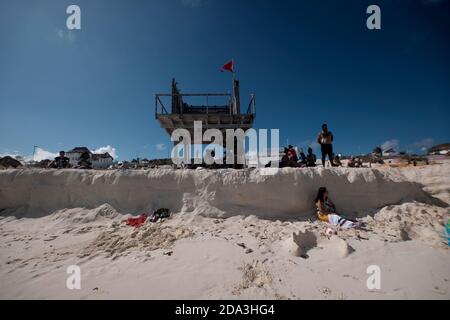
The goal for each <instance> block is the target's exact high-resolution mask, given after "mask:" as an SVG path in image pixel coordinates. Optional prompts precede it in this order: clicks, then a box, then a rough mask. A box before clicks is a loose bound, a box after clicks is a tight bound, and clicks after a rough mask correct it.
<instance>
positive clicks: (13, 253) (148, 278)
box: [0, 164, 450, 299]
mask: <svg viewBox="0 0 450 320" xmlns="http://www.w3.org/2000/svg"><path fill="white" fill-rule="evenodd" d="M404 170H411V172H405V171H404ZM414 170H417V169H416V168H411V169H392V170H391V169H380V170H370V169H354V170H348V169H327V170H323V169H312V170H293V169H283V170H281V171H280V172H279V173H278V174H277V175H275V176H261V175H260V174H259V173H258V171H182V170H179V171H173V170H152V171H142V172H135V171H129V172H116V171H113V172H93V171H77V170H67V171H52V170H4V171H0V210H1V211H0V237H1V239H2V241H1V242H0V258H1V259H0V261H1V262H0V283H2V286H1V288H0V298H1V299H11V298H19V299H29V298H38V299H49V298H52V299H116V298H120V299H247V298H249V299H267V298H270V299H307V298H309V299H404V298H406V299H450V271H449V270H450V268H449V267H448V266H449V265H450V255H449V248H448V246H447V245H446V244H445V243H444V242H443V240H442V238H441V234H442V231H443V228H444V223H445V222H446V221H447V219H448V218H449V207H448V205H447V204H445V203H444V202H443V201H441V200H445V199H447V198H448V196H449V195H448V194H447V193H446V191H445V188H441V186H442V185H446V184H447V185H448V184H449V175H448V174H447V173H448V170H449V166H448V164H443V165H436V166H430V167H429V168H427V169H425V168H424V169H420V170H421V171H420V172H419V173H418V172H415V171H414ZM436 181H440V183H437V182H436ZM321 185H326V186H327V187H328V188H329V189H330V190H331V194H332V196H333V199H334V200H335V202H336V203H337V206H338V209H339V210H342V209H345V210H344V211H345V212H350V213H355V212H358V215H361V216H364V221H365V222H366V224H367V230H339V229H336V230H335V231H336V234H335V235H333V236H332V237H331V238H328V237H327V236H326V235H325V231H326V229H327V228H328V227H329V225H327V224H326V223H324V222H320V221H317V220H315V219H306V218H314V210H313V208H312V204H311V199H312V198H313V197H314V193H315V190H316V188H317V187H318V186H321ZM430 194H433V195H436V196H437V197H439V198H440V199H441V200H436V199H434V198H432V197H431V196H430ZM227 199H228V200H227ZM164 206H167V207H170V208H171V209H172V216H171V217H170V218H169V219H165V220H164V221H162V222H158V223H151V222H146V223H145V224H144V225H143V226H142V227H141V228H139V229H135V228H133V227H130V226H127V225H125V224H124V223H123V220H124V219H126V218H127V217H129V216H130V215H131V214H137V213H141V212H142V210H145V211H146V212H149V210H151V209H154V208H156V207H164ZM220 217H227V218H220ZM264 217H270V219H265V218H264ZM70 265H77V266H79V267H80V268H81V275H82V278H81V279H82V280H81V289H80V290H69V289H68V288H67V287H66V280H67V277H68V274H67V273H66V269H67V267H68V266H70ZM371 265H376V266H379V267H380V270H381V288H380V289H377V290H370V289H368V288H367V285H366V280H367V278H368V276H369V275H368V274H367V272H366V271H367V268H368V267H369V266H371Z"/></svg>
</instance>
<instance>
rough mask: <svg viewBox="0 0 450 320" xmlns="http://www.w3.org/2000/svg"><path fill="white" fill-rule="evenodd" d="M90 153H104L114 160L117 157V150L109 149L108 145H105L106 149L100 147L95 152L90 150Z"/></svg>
mask: <svg viewBox="0 0 450 320" xmlns="http://www.w3.org/2000/svg"><path fill="white" fill-rule="evenodd" d="M91 152H92V153H105V152H108V153H109V154H110V155H111V157H113V158H114V159H117V158H118V157H119V156H118V155H117V150H116V148H114V147H111V146H110V145H107V146H106V147H100V148H97V149H95V150H91Z"/></svg>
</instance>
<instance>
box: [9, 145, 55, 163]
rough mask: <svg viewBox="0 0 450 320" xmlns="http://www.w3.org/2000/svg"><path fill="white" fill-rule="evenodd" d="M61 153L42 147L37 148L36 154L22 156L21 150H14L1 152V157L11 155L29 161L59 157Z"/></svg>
mask: <svg viewBox="0 0 450 320" xmlns="http://www.w3.org/2000/svg"><path fill="white" fill-rule="evenodd" d="M58 155H59V153H53V152H50V151H47V150H44V149H42V148H36V150H35V152H34V155H33V154H31V155H24V156H22V155H21V154H20V152H18V151H14V152H5V153H2V154H0V157H5V156H10V157H13V158H15V159H18V160H22V159H23V160H24V161H25V162H29V161H33V160H34V161H42V160H46V159H50V160H53V159H54V158H55V157H57V156H58Z"/></svg>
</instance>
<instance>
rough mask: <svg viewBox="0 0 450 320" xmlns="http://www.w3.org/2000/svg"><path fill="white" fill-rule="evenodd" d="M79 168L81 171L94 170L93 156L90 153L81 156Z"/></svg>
mask: <svg viewBox="0 0 450 320" xmlns="http://www.w3.org/2000/svg"><path fill="white" fill-rule="evenodd" d="M78 168H79V169H92V162H91V155H90V154H89V153H88V152H84V153H82V154H81V156H80V158H79V159H78Z"/></svg>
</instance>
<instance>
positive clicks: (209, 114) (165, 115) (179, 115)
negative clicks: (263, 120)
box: [155, 79, 256, 135]
mask: <svg viewBox="0 0 450 320" xmlns="http://www.w3.org/2000/svg"><path fill="white" fill-rule="evenodd" d="M190 99H195V100H201V101H203V103H201V104H198V103H197V104H195V105H194V104H189V103H187V102H186V101H188V100H190ZM168 100H170V103H171V105H170V110H169V102H168ZM212 100H214V101H217V100H220V101H221V103H220V104H219V105H218V104H214V103H211V101H212ZM255 117H256V101H255V95H254V94H251V95H250V101H249V104H248V106H247V108H246V109H245V112H244V113H242V112H241V106H240V97H239V81H238V80H234V81H233V94H230V93H181V92H180V90H179V89H178V87H177V83H176V81H175V79H173V80H172V93H157V94H155V118H156V120H158V122H159V123H160V125H161V127H162V128H163V129H165V130H166V132H167V133H168V134H169V135H171V134H172V132H173V131H174V130H176V129H186V130H188V131H189V132H190V133H191V135H193V134H194V133H193V130H194V121H201V122H202V127H203V131H205V130H207V129H218V130H221V131H222V132H223V133H224V134H225V130H227V129H234V130H236V129H242V130H244V131H246V130H248V129H250V128H252V126H253V121H254V120H255Z"/></svg>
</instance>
